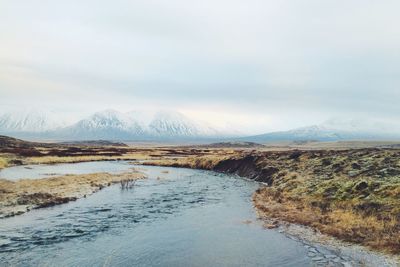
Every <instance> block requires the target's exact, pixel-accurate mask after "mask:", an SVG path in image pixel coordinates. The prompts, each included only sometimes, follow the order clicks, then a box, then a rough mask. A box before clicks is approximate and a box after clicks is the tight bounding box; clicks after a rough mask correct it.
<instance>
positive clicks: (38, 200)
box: [0, 171, 144, 218]
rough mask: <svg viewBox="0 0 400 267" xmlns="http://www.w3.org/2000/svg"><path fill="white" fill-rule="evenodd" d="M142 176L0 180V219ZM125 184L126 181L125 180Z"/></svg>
mask: <svg viewBox="0 0 400 267" xmlns="http://www.w3.org/2000/svg"><path fill="white" fill-rule="evenodd" d="M142 178H144V176H143V174H141V173H139V172H137V171H131V172H125V173H121V174H109V173H93V174H82V175H65V176H60V177H53V178H44V179H36V180H32V179H24V180H19V181H15V182H14V181H9V180H5V179H0V218H1V217H7V216H13V215H17V214H21V213H24V212H26V211H28V210H30V209H35V208H41V207H48V206H54V205H57V204H62V203H66V202H69V201H72V200H76V199H78V198H81V197H86V196H87V195H90V194H92V193H94V192H96V191H98V190H101V189H102V188H104V187H105V186H109V185H111V184H113V183H119V182H121V181H129V182H128V184H132V181H135V180H137V179H142ZM124 183H125V182H124Z"/></svg>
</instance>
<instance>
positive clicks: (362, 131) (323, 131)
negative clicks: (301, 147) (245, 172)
mask: <svg viewBox="0 0 400 267" xmlns="http://www.w3.org/2000/svg"><path fill="white" fill-rule="evenodd" d="M241 139H243V140H246V141H252V142H273V141H300V140H301V141H307V140H314V141H338V140H395V139H400V130H399V129H398V127H397V129H396V127H395V124H392V123H388V122H383V121H375V120H368V121H367V122H366V121H365V120H362V119H337V118H336V119H331V120H328V121H326V122H324V123H322V124H319V125H311V126H307V127H301V128H296V129H293V130H288V131H279V132H272V133H266V134H261V135H255V136H249V137H244V138H241Z"/></svg>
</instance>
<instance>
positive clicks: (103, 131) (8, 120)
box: [0, 109, 400, 143]
mask: <svg viewBox="0 0 400 267" xmlns="http://www.w3.org/2000/svg"><path fill="white" fill-rule="evenodd" d="M397 125H398V124H396V123H393V122H387V121H386V122H383V121H376V120H372V119H370V120H367V121H366V120H362V119H360V118H358V119H354V118H347V119H337V118H336V119H330V120H327V121H325V122H324V123H321V124H315V125H311V126H305V127H301V128H296V129H292V130H288V131H278V132H270V133H265V134H259V135H254V136H245V137H243V134H240V131H241V130H243V129H226V128H222V127H215V126H211V125H210V124H208V123H207V122H202V121H197V120H193V119H191V118H189V117H187V116H185V115H184V114H182V113H179V112H176V111H157V112H154V113H151V114H150V113H146V112H141V111H130V112H125V113H123V112H119V111H116V110H112V109H108V110H103V111H99V112H96V113H94V114H92V115H90V116H87V117H84V118H82V119H80V120H77V121H76V122H70V121H68V120H66V119H65V118H63V117H62V116H60V114H55V113H53V112H49V111H46V110H25V111H18V112H7V113H3V114H2V115H0V134H2V135H10V136H14V137H18V138H25V139H52V140H100V139H102V140H125V141H199V140H202V141H207V140H213V141H215V140H241V141H252V142H259V143H268V142H275V141H299V140H315V141H337V140H398V139H400V127H399V126H397Z"/></svg>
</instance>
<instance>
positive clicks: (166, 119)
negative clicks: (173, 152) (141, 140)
mask: <svg viewBox="0 0 400 267" xmlns="http://www.w3.org/2000/svg"><path fill="white" fill-rule="evenodd" d="M148 128H149V132H150V134H152V135H154V136H163V137H197V136H212V135H217V131H216V130H214V129H212V128H211V127H209V126H207V125H204V124H201V123H200V122H195V121H192V120H190V119H189V118H187V117H186V116H184V115H183V114H181V113H179V112H172V111H160V112H158V113H156V114H155V116H154V118H153V119H152V121H151V122H150V123H149V126H148Z"/></svg>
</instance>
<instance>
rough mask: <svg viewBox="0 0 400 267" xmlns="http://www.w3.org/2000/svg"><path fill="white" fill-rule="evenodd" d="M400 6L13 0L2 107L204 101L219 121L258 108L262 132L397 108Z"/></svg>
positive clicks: (0, 39) (3, 30)
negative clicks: (26, 0) (399, 11)
mask: <svg viewBox="0 0 400 267" xmlns="http://www.w3.org/2000/svg"><path fill="white" fill-rule="evenodd" d="M399 8H400V3H399V2H398V1H385V2H377V1H372V0H369V1H368V0H367V1H351V2H348V1H346V2H345V1H333V0H328V1H318V0H312V1H307V2H299V1H295V0H283V1H258V0H251V1H239V0H233V1H232V0H231V1H227V0H220V1H211V0H206V1H178V0H171V1H152V0H150V1H123V0H117V1H113V2H112V3H111V2H109V1H94V0H88V1H76V0H75V1H57V2H55V1H49V0H47V1H29V2H26V3H23V4H22V3H19V2H18V1H11V0H8V1H7V0H6V1H2V9H1V10H0V43H1V46H0V104H1V105H3V106H4V105H24V106H25V105H33V104H35V105H49V106H53V107H54V106H55V107H58V108H62V109H64V110H68V109H70V110H73V111H76V110H82V112H84V111H88V110H95V109H103V108H117V109H125V110H128V109H135V108H152V107H154V108H156V107H159V106H162V107H163V108H177V109H180V110H187V111H188V112H192V113H193V112H194V111H193V109H194V107H195V108H196V109H197V110H196V111H195V112H194V113H196V114H197V115H196V116H201V115H198V114H201V112H202V111H203V113H204V116H203V117H204V118H205V119H210V116H208V115H206V113H207V112H208V111H209V110H210V109H212V108H215V107H218V110H219V113H221V114H222V113H224V115H221V117H220V118H219V119H217V120H216V121H219V120H221V119H223V118H228V117H229V118H232V117H233V114H238V116H239V114H247V115H246V117H248V118H249V120H251V118H252V117H253V118H254V119H253V121H252V122H251V123H247V124H246V125H249V124H252V125H253V126H249V127H250V128H252V129H254V131H263V130H268V129H278V128H290V127H294V126H300V125H304V124H306V123H312V122H317V121H321V120H323V119H324V118H325V119H327V118H329V117H330V116H336V115H343V114H357V115H359V114H364V115H365V116H367V115H371V114H372V115H373V116H377V117H393V116H398V114H399V111H400V110H399V107H398V104H397V102H396V100H397V99H399V97H400V90H399V89H398V88H399V86H400V73H399V72H400V69H399V68H398V65H399V63H400V54H399V52H398V51H399V48H400V28H399V27H397V25H399V24H400V17H398V15H397V10H399ZM205 111H207V112H205ZM260 116H261V117H262V116H265V118H268V119H265V120H260V119H259V118H260ZM211 117H213V116H211ZM255 118H257V119H255ZM271 118H272V119H271ZM241 120H242V121H243V119H241ZM260 121H265V122H261V123H260ZM261 124H262V125H261Z"/></svg>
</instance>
